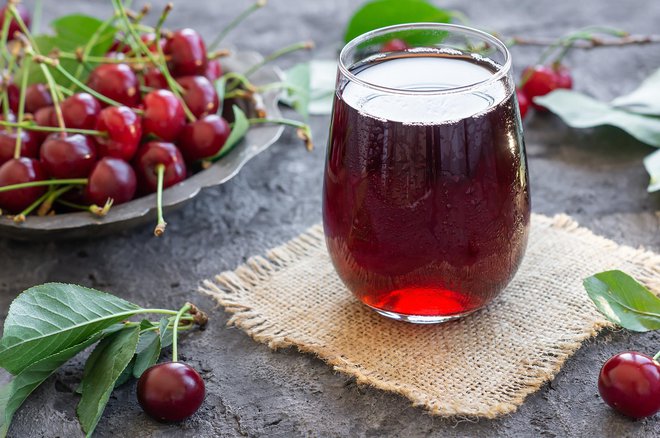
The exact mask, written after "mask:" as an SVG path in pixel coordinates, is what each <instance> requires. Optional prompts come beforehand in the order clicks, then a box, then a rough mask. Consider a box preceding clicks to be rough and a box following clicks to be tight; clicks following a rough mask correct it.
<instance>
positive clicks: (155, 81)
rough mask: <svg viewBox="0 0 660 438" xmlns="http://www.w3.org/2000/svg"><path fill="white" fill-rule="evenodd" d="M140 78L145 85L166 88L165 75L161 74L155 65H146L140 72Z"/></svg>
mask: <svg viewBox="0 0 660 438" xmlns="http://www.w3.org/2000/svg"><path fill="white" fill-rule="evenodd" d="M142 79H143V80H144V85H146V86H147V87H150V88H153V89H156V90H160V89H163V88H168V84H167V80H166V79H165V75H163V73H161V71H160V69H158V68H157V67H147V68H146V69H144V72H142Z"/></svg>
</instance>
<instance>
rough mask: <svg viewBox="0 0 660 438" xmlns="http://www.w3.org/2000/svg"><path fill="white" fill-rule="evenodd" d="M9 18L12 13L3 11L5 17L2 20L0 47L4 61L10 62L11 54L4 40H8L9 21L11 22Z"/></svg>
mask: <svg viewBox="0 0 660 438" xmlns="http://www.w3.org/2000/svg"><path fill="white" fill-rule="evenodd" d="M11 19H12V14H7V13H5V18H4V20H2V33H1V36H0V38H1V39H0V41H2V44H0V48H1V50H2V57H3V58H4V60H5V62H10V61H11V59H12V56H11V54H10V53H9V48H8V47H7V43H6V41H8V40H9V23H11ZM12 36H13V35H12Z"/></svg>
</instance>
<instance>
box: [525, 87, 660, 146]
mask: <svg viewBox="0 0 660 438" xmlns="http://www.w3.org/2000/svg"><path fill="white" fill-rule="evenodd" d="M534 102H536V103H538V104H541V105H543V106H544V107H546V108H548V109H549V110H550V111H552V112H553V113H555V114H557V115H558V116H559V117H561V118H562V120H564V122H566V124H567V125H568V126H571V127H573V128H591V127H595V126H601V125H611V126H616V127H617V128H620V129H623V130H624V131H626V132H627V133H628V134H630V135H632V136H633V137H635V138H636V139H638V140H639V141H641V142H644V143H646V144H649V145H651V146H656V147H660V119H659V118H656V117H650V116H644V115H641V114H634V113H630V112H627V111H624V110H621V109H618V108H614V107H613V106H611V105H609V104H607V103H604V102H600V101H598V100H596V99H594V98H592V97H589V96H585V95H584V94H581V93H577V92H575V91H569V90H555V91H553V92H552V93H550V94H547V95H545V96H542V97H536V98H534Z"/></svg>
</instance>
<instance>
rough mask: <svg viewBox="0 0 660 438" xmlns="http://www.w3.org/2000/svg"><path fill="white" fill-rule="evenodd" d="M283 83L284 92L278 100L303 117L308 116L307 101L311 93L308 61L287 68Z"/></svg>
mask: <svg viewBox="0 0 660 438" xmlns="http://www.w3.org/2000/svg"><path fill="white" fill-rule="evenodd" d="M284 83H285V84H286V85H287V90H286V93H283V94H282V97H281V98H280V100H281V101H282V102H283V103H285V104H286V105H289V106H290V107H291V108H293V109H294V110H296V111H297V112H298V114H300V115H301V116H303V118H305V119H308V118H309V101H310V95H311V72H310V67H309V63H308V62H304V63H300V64H296V65H294V66H293V67H291V68H290V69H289V70H287V72H286V74H285V80H284Z"/></svg>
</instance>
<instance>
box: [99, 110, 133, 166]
mask: <svg viewBox="0 0 660 438" xmlns="http://www.w3.org/2000/svg"><path fill="white" fill-rule="evenodd" d="M96 130H97V131H102V132H106V133H107V134H108V136H107V137H102V136H97V137H96V141H97V143H98V152H99V156H101V157H115V158H121V159H122V160H126V161H130V160H131V159H132V158H133V156H134V155H135V152H136V151H137V148H138V145H139V144H140V138H141V137H142V119H141V118H140V117H139V116H138V115H137V114H135V112H133V110H131V109H130V108H128V107H126V106H120V107H114V106H110V107H107V108H104V109H103V110H102V111H101V113H100V114H99V118H98V120H97V122H96Z"/></svg>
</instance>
